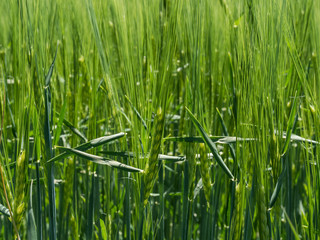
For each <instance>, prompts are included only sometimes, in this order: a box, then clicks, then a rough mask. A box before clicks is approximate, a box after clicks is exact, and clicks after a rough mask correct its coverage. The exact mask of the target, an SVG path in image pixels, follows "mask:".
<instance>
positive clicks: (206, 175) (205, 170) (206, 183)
mask: <svg viewBox="0 0 320 240" xmlns="http://www.w3.org/2000/svg"><path fill="white" fill-rule="evenodd" d="M209 164H210V161H209V158H208V154H207V151H206V147H205V144H204V143H200V174H201V178H202V183H203V190H204V195H205V197H206V200H207V206H208V208H209V207H210V197H211V178H210V165H209Z"/></svg>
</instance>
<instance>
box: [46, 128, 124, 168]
mask: <svg viewBox="0 0 320 240" xmlns="http://www.w3.org/2000/svg"><path fill="white" fill-rule="evenodd" d="M124 135H125V133H123V132H120V133H117V134H113V135H110V136H103V137H99V138H95V139H92V140H91V141H89V142H86V143H83V144H81V145H79V146H78V147H76V148H75V149H77V150H80V151H86V150H89V149H91V148H95V147H98V146H101V145H103V144H105V143H108V142H112V141H114V140H116V139H119V138H121V137H123V136H124ZM70 155H71V153H70V152H64V153H61V154H60V155H58V156H55V157H54V158H51V159H50V160H49V161H47V162H46V163H50V162H54V161H57V160H61V159H64V158H66V157H68V156H70Z"/></svg>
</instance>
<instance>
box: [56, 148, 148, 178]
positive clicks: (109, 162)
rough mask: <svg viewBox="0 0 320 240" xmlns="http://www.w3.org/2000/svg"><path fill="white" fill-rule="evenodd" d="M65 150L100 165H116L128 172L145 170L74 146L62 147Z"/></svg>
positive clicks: (115, 166)
mask: <svg viewBox="0 0 320 240" xmlns="http://www.w3.org/2000/svg"><path fill="white" fill-rule="evenodd" d="M60 148H62V149H64V150H66V151H67V152H70V153H72V154H75V155H77V156H79V157H81V158H84V159H87V160H89V161H91V162H94V163H97V164H100V165H107V166H110V167H114V168H119V169H121V170H124V171H127V172H143V170H141V169H139V168H135V167H131V166H129V165H126V164H124V163H120V162H117V161H114V160H111V159H108V158H104V157H101V156H97V155H93V154H90V153H86V152H82V151H79V150H77V149H72V148H65V147H60Z"/></svg>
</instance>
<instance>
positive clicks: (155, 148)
mask: <svg viewBox="0 0 320 240" xmlns="http://www.w3.org/2000/svg"><path fill="white" fill-rule="evenodd" d="M155 119H156V121H155V129H154V135H153V139H152V144H151V151H150V157H149V160H148V163H147V166H146V170H145V176H144V201H143V203H144V206H145V205H147V203H148V199H149V196H150V193H151V190H152V187H153V184H154V182H155V181H156V179H157V176H158V174H157V173H158V155H159V153H160V144H161V139H162V131H163V127H164V113H163V111H162V109H161V108H159V109H158V111H157V115H156V118H155Z"/></svg>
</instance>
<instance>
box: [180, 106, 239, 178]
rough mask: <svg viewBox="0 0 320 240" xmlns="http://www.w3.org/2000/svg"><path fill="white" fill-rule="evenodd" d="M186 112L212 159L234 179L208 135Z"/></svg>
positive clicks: (193, 117)
mask: <svg viewBox="0 0 320 240" xmlns="http://www.w3.org/2000/svg"><path fill="white" fill-rule="evenodd" d="M186 110H187V112H188V113H189V115H190V117H191V120H192V122H193V124H194V125H195V126H196V128H197V130H198V132H199V133H200V134H201V136H202V139H203V141H204V142H205V143H206V144H207V146H208V147H209V149H210V150H211V152H212V153H213V156H214V158H215V159H216V161H217V162H218V164H219V165H220V167H221V168H222V170H223V171H224V172H225V173H226V174H227V175H228V176H229V178H231V179H234V176H233V175H232V173H231V171H230V170H229V168H228V167H227V165H226V164H225V163H224V161H223V159H222V158H221V156H220V155H219V153H218V150H217V148H216V146H215V144H214V142H213V141H212V140H211V139H210V137H209V135H208V134H207V133H206V131H205V130H204V128H203V127H202V126H201V124H200V123H199V121H198V120H197V119H196V118H195V116H194V115H193V114H192V113H191V111H190V110H189V109H188V108H186Z"/></svg>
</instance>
